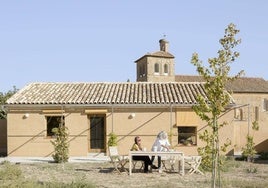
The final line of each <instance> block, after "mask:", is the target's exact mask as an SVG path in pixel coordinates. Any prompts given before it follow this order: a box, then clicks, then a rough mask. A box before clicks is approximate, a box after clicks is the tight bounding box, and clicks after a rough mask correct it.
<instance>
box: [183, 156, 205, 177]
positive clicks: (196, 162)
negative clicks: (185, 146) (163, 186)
mask: <svg viewBox="0 0 268 188" xmlns="http://www.w3.org/2000/svg"><path fill="white" fill-rule="evenodd" d="M184 161H185V163H186V164H188V165H189V166H190V169H189V171H188V173H189V174H193V173H200V174H202V175H204V173H203V172H201V171H200V170H199V166H200V164H201V161H202V157H201V156H185V157H184Z"/></svg>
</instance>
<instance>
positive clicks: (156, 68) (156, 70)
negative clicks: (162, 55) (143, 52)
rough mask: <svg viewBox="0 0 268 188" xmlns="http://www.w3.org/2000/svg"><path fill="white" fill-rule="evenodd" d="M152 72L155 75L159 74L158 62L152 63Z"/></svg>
mask: <svg viewBox="0 0 268 188" xmlns="http://www.w3.org/2000/svg"><path fill="white" fill-rule="evenodd" d="M154 74H157V75H159V74H160V64H159V63H155V64H154Z"/></svg>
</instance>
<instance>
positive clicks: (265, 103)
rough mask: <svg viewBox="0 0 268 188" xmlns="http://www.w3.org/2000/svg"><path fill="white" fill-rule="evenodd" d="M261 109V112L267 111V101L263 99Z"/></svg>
mask: <svg viewBox="0 0 268 188" xmlns="http://www.w3.org/2000/svg"><path fill="white" fill-rule="evenodd" d="M262 109H263V111H268V99H263V105H262Z"/></svg>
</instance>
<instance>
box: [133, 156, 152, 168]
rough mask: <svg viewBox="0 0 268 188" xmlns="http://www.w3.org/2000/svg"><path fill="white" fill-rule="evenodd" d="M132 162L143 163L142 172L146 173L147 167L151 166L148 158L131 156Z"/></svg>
mask: <svg viewBox="0 0 268 188" xmlns="http://www.w3.org/2000/svg"><path fill="white" fill-rule="evenodd" d="M132 159H133V160H135V161H143V162H144V169H143V170H144V172H148V166H149V165H152V161H151V159H150V157H149V156H146V155H145V156H133V157H132Z"/></svg>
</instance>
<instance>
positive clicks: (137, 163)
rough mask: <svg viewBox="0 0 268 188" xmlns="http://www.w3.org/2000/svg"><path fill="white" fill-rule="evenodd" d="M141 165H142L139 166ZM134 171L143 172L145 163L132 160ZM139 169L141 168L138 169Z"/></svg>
mask: <svg viewBox="0 0 268 188" xmlns="http://www.w3.org/2000/svg"><path fill="white" fill-rule="evenodd" d="M139 163H140V165H139ZM132 165H133V168H132V171H141V170H142V169H143V165H144V162H143V161H137V160H132ZM137 167H139V168H137Z"/></svg>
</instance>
